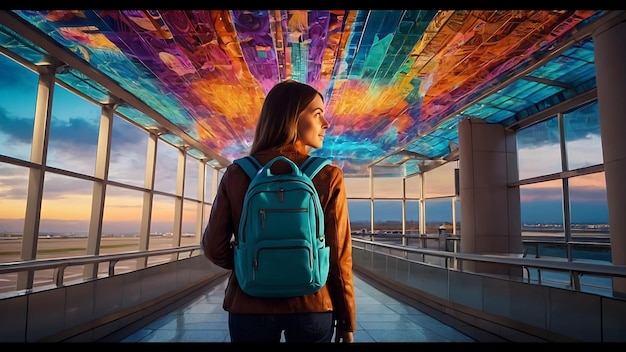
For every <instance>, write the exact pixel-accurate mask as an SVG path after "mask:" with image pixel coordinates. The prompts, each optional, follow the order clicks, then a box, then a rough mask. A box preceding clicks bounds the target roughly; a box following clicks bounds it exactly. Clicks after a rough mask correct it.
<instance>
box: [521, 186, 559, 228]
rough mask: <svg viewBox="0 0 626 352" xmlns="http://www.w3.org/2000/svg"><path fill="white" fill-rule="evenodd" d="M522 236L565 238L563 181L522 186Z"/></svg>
mask: <svg viewBox="0 0 626 352" xmlns="http://www.w3.org/2000/svg"><path fill="white" fill-rule="evenodd" d="M520 207H521V220H522V236H553V237H554V236H556V237H564V236H565V232H564V230H563V181H561V180H560V179H559V180H553V181H546V182H538V183H533V184H530V185H523V186H520Z"/></svg>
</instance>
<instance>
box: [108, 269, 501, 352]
mask: <svg viewBox="0 0 626 352" xmlns="http://www.w3.org/2000/svg"><path fill="white" fill-rule="evenodd" d="M226 280H227V278H225V279H224V280H220V281H219V282H218V283H217V284H215V285H213V286H212V287H210V288H209V289H208V290H207V291H205V292H203V293H202V294H201V295H200V296H198V297H197V298H195V299H192V300H190V301H188V302H187V303H185V304H183V305H182V306H180V307H177V308H175V309H173V310H172V311H171V312H169V313H167V314H165V315H163V316H161V317H159V318H157V319H155V320H153V321H152V322H150V323H148V324H147V325H145V326H144V327H142V328H140V329H138V330H135V331H133V332H132V333H130V334H129V335H128V336H125V337H123V338H122V339H120V340H118V341H121V342H229V341H230V337H229V335H228V314H227V313H226V312H225V311H224V310H223V309H222V300H223V299H224V288H225V287H226ZM355 291H356V305H357V331H356V332H355V334H354V339H355V342H476V341H484V340H491V341H494V339H493V337H492V336H481V333H480V331H478V332H477V331H476V330H478V329H475V328H473V327H471V326H468V325H463V323H461V324H460V325H459V323H458V321H456V320H454V319H451V318H450V317H448V318H446V317H439V318H440V319H441V320H438V319H436V318H435V317H433V316H431V315H428V314H426V313H424V312H423V311H420V310H418V309H416V308H414V307H411V306H409V305H407V304H404V303H402V302H400V301H399V300H397V299H395V298H392V297H390V296H389V295H387V294H385V293H383V292H381V291H380V290H378V289H377V288H375V287H374V286H372V285H370V284H369V283H367V282H365V281H363V280H362V279H361V278H359V277H358V276H357V275H355ZM431 314H432V312H431ZM453 320H454V321H453ZM442 321H445V322H446V323H443V322H442ZM453 326H456V328H455V327H453ZM461 330H463V331H466V332H468V334H469V333H470V332H471V336H474V338H471V337H469V336H468V335H466V334H464V333H462V332H461ZM476 334H478V335H476ZM487 335H489V334H487ZM477 336H478V337H477ZM495 341H497V339H495Z"/></svg>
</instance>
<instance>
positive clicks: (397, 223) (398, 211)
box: [374, 200, 402, 233]
mask: <svg viewBox="0 0 626 352" xmlns="http://www.w3.org/2000/svg"><path fill="white" fill-rule="evenodd" d="M374 230H378V231H380V232H381V233H382V232H388V233H402V201H401V200H374Z"/></svg>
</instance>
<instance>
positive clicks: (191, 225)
mask: <svg viewBox="0 0 626 352" xmlns="http://www.w3.org/2000/svg"><path fill="white" fill-rule="evenodd" d="M198 204H199V203H197V202H194V201H190V200H185V201H184V202H183V225H182V232H181V234H182V237H183V238H184V237H194V238H197V237H196V235H197V234H196V222H197V220H198ZM181 243H182V238H181ZM198 243H199V241H198Z"/></svg>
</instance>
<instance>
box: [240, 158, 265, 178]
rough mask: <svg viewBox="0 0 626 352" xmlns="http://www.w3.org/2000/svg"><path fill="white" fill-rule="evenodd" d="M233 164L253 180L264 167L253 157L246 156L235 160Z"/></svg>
mask: <svg viewBox="0 0 626 352" xmlns="http://www.w3.org/2000/svg"><path fill="white" fill-rule="evenodd" d="M233 163H235V164H237V165H239V167H241V168H242V169H243V171H245V172H246V174H247V175H248V177H250V179H253V178H254V176H256V174H257V173H258V172H259V170H261V168H262V167H263V165H261V163H259V161H258V160H256V159H255V158H254V157H253V156H252V155H248V156H244V157H243V158H239V159H235V160H234V161H233Z"/></svg>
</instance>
